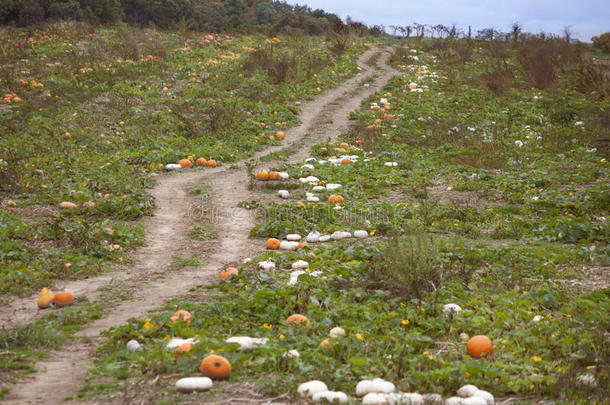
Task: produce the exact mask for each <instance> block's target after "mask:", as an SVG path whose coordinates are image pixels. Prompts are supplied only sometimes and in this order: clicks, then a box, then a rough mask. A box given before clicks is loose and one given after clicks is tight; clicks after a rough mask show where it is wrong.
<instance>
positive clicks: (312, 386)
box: [297, 380, 328, 397]
mask: <svg viewBox="0 0 610 405" xmlns="http://www.w3.org/2000/svg"><path fill="white" fill-rule="evenodd" d="M297 391H298V393H299V395H300V396H302V397H311V396H313V395H314V394H316V393H318V392H325V391H328V387H327V386H326V384H324V383H323V382H322V381H319V380H311V381H307V382H304V383H303V384H301V385H299V388H298V389H297Z"/></svg>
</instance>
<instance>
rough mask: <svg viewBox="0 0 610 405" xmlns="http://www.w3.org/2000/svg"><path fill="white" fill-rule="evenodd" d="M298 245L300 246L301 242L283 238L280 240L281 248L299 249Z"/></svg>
mask: <svg viewBox="0 0 610 405" xmlns="http://www.w3.org/2000/svg"><path fill="white" fill-rule="evenodd" d="M298 246H299V242H293V241H289V240H283V241H281V242H280V249H281V250H297V247H298Z"/></svg>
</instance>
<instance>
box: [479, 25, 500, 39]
mask: <svg viewBox="0 0 610 405" xmlns="http://www.w3.org/2000/svg"><path fill="white" fill-rule="evenodd" d="M501 36H502V32H500V31H498V30H496V29H495V28H493V27H492V28H483V29H482V30H478V31H477V39H482V40H484V41H493V40H494V39H498V38H499V37H501Z"/></svg>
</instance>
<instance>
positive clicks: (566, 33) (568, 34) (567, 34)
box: [563, 25, 574, 42]
mask: <svg viewBox="0 0 610 405" xmlns="http://www.w3.org/2000/svg"><path fill="white" fill-rule="evenodd" d="M573 35H574V34H573V33H572V26H570V25H568V26H566V27H564V29H563V38H564V39H565V40H566V42H572V36H573Z"/></svg>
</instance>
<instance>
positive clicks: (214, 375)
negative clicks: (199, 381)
mask: <svg viewBox="0 0 610 405" xmlns="http://www.w3.org/2000/svg"><path fill="white" fill-rule="evenodd" d="M200 369H201V372H202V373H203V375H204V376H206V377H210V378H211V379H212V380H226V379H227V378H229V376H230V375H231V363H229V360H227V359H225V358H224V357H222V356H218V355H215V354H211V355H209V356H206V357H204V359H203V360H201V367H200Z"/></svg>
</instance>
